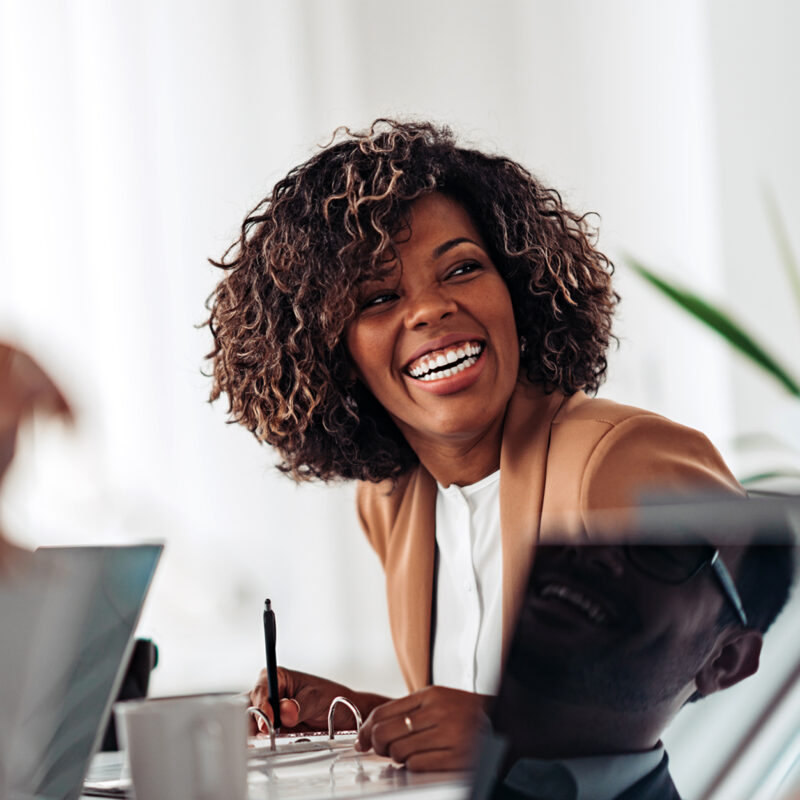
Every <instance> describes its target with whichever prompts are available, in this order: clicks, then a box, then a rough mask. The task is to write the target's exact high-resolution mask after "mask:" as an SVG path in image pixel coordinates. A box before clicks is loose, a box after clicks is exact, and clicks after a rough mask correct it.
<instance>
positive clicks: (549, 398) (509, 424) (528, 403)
mask: <svg viewBox="0 0 800 800" xmlns="http://www.w3.org/2000/svg"><path fill="white" fill-rule="evenodd" d="M565 399H566V398H565V396H564V395H563V394H562V393H561V392H553V393H551V394H545V393H544V391H543V390H542V389H541V388H540V387H538V386H532V385H529V384H526V383H518V384H517V388H516V389H515V391H514V394H513V395H512V396H511V400H510V401H509V404H508V410H507V411H506V418H505V422H504V424H503V442H502V447H501V451H500V529H501V537H502V543H503V656H504V658H505V653H506V650H507V648H508V646H509V644H510V641H511V636H512V634H513V630H514V624H515V622H516V619H517V611H518V609H519V604H520V602H521V599H522V595H523V593H524V591H525V586H526V584H527V579H528V572H529V570H530V566H531V562H532V557H533V552H534V550H535V548H536V543H537V542H538V540H539V529H540V524H539V523H540V516H541V513H542V502H543V498H544V491H545V479H546V476H547V455H548V448H549V445H550V425H551V423H552V421H553V418H554V417H555V415H556V414H557V413H558V410H559V408H560V407H561V405H562V403H563V402H564V400H565Z"/></svg>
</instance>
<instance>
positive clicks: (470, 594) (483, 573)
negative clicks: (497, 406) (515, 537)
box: [433, 470, 503, 694]
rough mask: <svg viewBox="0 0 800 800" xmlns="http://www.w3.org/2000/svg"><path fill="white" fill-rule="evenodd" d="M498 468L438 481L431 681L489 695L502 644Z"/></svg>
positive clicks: (494, 688)
mask: <svg viewBox="0 0 800 800" xmlns="http://www.w3.org/2000/svg"><path fill="white" fill-rule="evenodd" d="M499 490H500V472H499V470H498V471H497V472H493V473H492V474H491V475H487V476H486V477H485V478H483V479H482V480H480V481H478V482H477V483H473V484H472V485H470V486H456V485H455V484H452V485H450V486H448V487H447V488H446V489H445V488H444V487H443V486H441V485H439V486H438V490H437V495H436V547H437V559H436V577H435V587H436V597H435V602H434V619H433V682H434V683H435V684H437V685H439V686H450V687H452V688H455V689H464V690H466V691H470V692H478V693H480V694H495V693H496V692H497V688H498V683H499V680H500V657H501V650H502V642H503V564H502V543H501V538H500V494H499Z"/></svg>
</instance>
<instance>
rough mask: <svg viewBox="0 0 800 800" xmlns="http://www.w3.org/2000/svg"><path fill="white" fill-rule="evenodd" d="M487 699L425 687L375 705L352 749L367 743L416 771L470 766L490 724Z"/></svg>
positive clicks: (481, 696)
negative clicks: (480, 737)
mask: <svg viewBox="0 0 800 800" xmlns="http://www.w3.org/2000/svg"><path fill="white" fill-rule="evenodd" d="M489 700H490V698H489V697H488V696H486V695H480V694H472V693H471V692H462V691H460V690H459V689H446V688H445V687H443V686H428V687H427V688H425V689H421V690H420V691H418V692H414V693H413V694H410V695H408V697H403V698H401V699H400V700H390V701H389V702H388V703H384V704H383V705H381V706H378V708H376V709H375V710H374V711H373V712H372V713H371V714H370V715H369V718H368V719H367V721H366V722H365V723H364V725H363V726H362V727H361V733H360V734H359V737H358V742H357V743H356V749H357V750H369V749H370V747H372V748H373V749H374V750H375V752H376V753H377V754H378V755H381V756H389V757H391V758H392V759H394V760H395V761H397V762H398V763H402V764H405V765H406V766H407V767H408V768H409V769H410V770H414V771H417V772H428V771H432V770H450V769H471V768H474V766H475V746H476V744H477V740H478V737H479V736H480V734H482V733H484V732H486V731H488V730H489V728H490V723H489V717H488V716H487V714H486V707H487V704H488V702H489ZM281 713H283V710H282V709H281Z"/></svg>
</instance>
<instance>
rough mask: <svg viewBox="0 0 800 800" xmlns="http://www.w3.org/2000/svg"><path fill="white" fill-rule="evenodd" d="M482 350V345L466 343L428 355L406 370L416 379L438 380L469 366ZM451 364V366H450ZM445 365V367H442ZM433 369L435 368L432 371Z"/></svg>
mask: <svg viewBox="0 0 800 800" xmlns="http://www.w3.org/2000/svg"><path fill="white" fill-rule="evenodd" d="M482 352H483V345H474V344H468V345H464V346H462V347H458V348H456V349H454V350H447V351H446V352H444V353H439V355H437V356H428V357H427V359H426V360H422V361H420V362H419V364H417V366H416V367H414V368H413V369H410V370H408V374H409V375H411V376H412V377H413V378H417V379H418V380H426V381H427V380H438V379H440V378H446V377H449V376H450V375H455V374H456V373H457V372H461V370H462V369H466V368H467V367H471V366H472V365H473V364H474V363H475V362H476V361H477V360H478V359H477V357H478V356H479V355H480V354H481V353H482ZM450 365H452V366H450ZM442 367H446V369H442ZM434 370H436V371H435V372H434Z"/></svg>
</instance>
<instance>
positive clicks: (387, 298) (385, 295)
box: [361, 292, 397, 311]
mask: <svg viewBox="0 0 800 800" xmlns="http://www.w3.org/2000/svg"><path fill="white" fill-rule="evenodd" d="M396 299H397V293H396V292H380V293H379V294H374V295H372V296H371V297H367V298H366V299H365V300H363V301H362V303H361V310H362V311H366V310H367V309H369V308H375V307H376V306H382V305H385V304H386V303H391V302H392V300H396Z"/></svg>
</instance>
